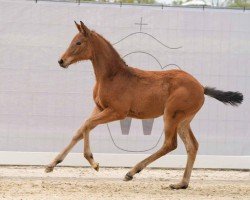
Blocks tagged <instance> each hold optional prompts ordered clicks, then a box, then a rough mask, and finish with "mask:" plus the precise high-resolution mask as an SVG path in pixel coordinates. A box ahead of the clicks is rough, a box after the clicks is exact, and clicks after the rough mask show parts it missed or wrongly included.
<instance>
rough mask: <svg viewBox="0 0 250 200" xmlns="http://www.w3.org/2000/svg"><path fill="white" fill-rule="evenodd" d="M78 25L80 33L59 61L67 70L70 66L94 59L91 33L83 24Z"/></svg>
mask: <svg viewBox="0 0 250 200" xmlns="http://www.w3.org/2000/svg"><path fill="white" fill-rule="evenodd" d="M75 24H76V27H77V29H78V31H79V33H78V34H77V35H76V36H75V37H74V38H73V40H72V41H71V43H70V45H69V47H68V49H67V50H66V52H65V53H64V54H63V56H62V57H61V58H60V59H59V61H58V63H59V65H60V66H61V67H63V68H67V67H68V66H69V65H71V64H73V63H76V62H78V61H81V60H89V59H91V57H92V48H91V43H90V36H91V31H90V30H89V29H88V28H87V27H86V26H85V25H84V24H83V22H82V21H81V22H80V24H77V23H76V22H75Z"/></svg>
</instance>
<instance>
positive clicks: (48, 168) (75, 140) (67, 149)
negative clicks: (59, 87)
mask: <svg viewBox="0 0 250 200" xmlns="http://www.w3.org/2000/svg"><path fill="white" fill-rule="evenodd" d="M100 112H101V111H100V109H99V108H98V107H95V109H94V110H93V112H92V114H91V116H90V117H92V116H95V115H97V114H98V113H100ZM84 127H85V124H82V126H81V127H80V128H79V129H78V131H77V132H76V134H75V135H74V136H73V138H72V139H71V141H70V143H69V144H68V145H67V146H66V147H65V148H64V149H63V150H62V151H61V152H60V153H59V154H58V155H57V156H56V157H55V158H54V160H53V161H52V162H51V163H50V164H48V165H47V166H46V168H45V172H46V173H49V172H52V171H53V169H54V167H55V166H56V165H57V164H59V163H61V162H62V161H63V160H64V158H65V157H66V156H67V155H68V153H69V152H70V150H71V149H72V148H73V147H74V146H75V145H76V144H77V143H78V142H79V141H80V140H81V139H83V138H84V135H83V133H84V132H83V131H84Z"/></svg>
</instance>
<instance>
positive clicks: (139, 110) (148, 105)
mask: <svg viewBox="0 0 250 200" xmlns="http://www.w3.org/2000/svg"><path fill="white" fill-rule="evenodd" d="M164 96H165V95H164ZM164 96H159V95H155V96H150V97H144V98H138V97H137V98H136V100H135V101H133V103H132V105H131V108H130V110H129V114H128V115H129V116H130V117H133V118H138V119H149V118H156V117H159V116H161V115H163V113H164V108H165V106H166V97H164Z"/></svg>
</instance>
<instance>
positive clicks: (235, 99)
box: [204, 87, 243, 106]
mask: <svg viewBox="0 0 250 200" xmlns="http://www.w3.org/2000/svg"><path fill="white" fill-rule="evenodd" d="M204 94H205V95H208V96H210V97H213V98H215V99H217V100H219V101H221V102H222V103H224V104H231V105H232V106H238V105H239V104H241V102H242V101H243V94H241V93H240V92H231V91H228V92H224V91H221V90H216V88H210V87H205V88H204Z"/></svg>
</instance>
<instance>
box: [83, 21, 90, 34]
mask: <svg viewBox="0 0 250 200" xmlns="http://www.w3.org/2000/svg"><path fill="white" fill-rule="evenodd" d="M80 23H81V33H83V34H84V36H86V37H88V36H89V35H90V32H91V31H90V30H89V29H88V27H87V26H85V24H84V23H83V22H82V21H80Z"/></svg>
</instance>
